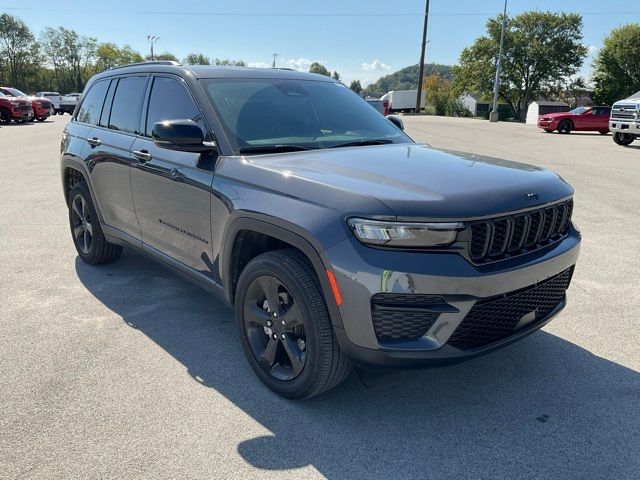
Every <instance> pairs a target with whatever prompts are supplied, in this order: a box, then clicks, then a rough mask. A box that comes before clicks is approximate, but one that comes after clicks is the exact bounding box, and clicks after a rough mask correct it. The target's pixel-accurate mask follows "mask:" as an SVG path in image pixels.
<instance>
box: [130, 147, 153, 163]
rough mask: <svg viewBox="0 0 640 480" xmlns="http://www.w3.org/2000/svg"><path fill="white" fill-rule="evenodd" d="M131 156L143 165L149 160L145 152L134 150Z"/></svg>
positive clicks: (149, 156) (148, 154)
mask: <svg viewBox="0 0 640 480" xmlns="http://www.w3.org/2000/svg"><path fill="white" fill-rule="evenodd" d="M133 156H134V157H135V158H136V159H137V160H138V161H139V162H140V163H145V162H148V161H149V160H151V158H152V157H151V154H150V153H149V152H147V151H146V150H134V151H133Z"/></svg>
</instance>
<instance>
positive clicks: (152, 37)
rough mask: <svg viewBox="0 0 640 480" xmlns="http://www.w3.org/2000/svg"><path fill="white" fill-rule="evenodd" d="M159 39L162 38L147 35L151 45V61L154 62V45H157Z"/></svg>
mask: <svg viewBox="0 0 640 480" xmlns="http://www.w3.org/2000/svg"><path fill="white" fill-rule="evenodd" d="M159 39H160V37H158V36H156V35H147V41H148V42H149V43H150V44H151V61H152V62H153V61H154V60H155V57H154V56H153V44H154V43H156V42H157V41H158V40H159Z"/></svg>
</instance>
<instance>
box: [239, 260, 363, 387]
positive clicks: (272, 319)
mask: <svg viewBox="0 0 640 480" xmlns="http://www.w3.org/2000/svg"><path fill="white" fill-rule="evenodd" d="M235 316H236V325H237V327H238V331H239V334H240V339H241V343H242V347H243V349H244V352H245V355H246V356H247V359H248V360H249V364H250V365H251V367H252V368H253V370H254V372H255V373H256V374H257V375H258V377H259V378H260V380H262V382H264V383H265V385H267V386H268V387H269V388H270V389H272V390H273V391H275V392H276V393H278V394H280V395H282V396H284V397H288V398H310V397H313V396H315V395H318V394H320V393H322V392H324V391H326V390H329V389H331V388H333V387H335V386H336V385H338V384H339V383H340V382H342V381H343V380H344V379H345V378H346V376H347V375H348V373H349V371H350V366H351V364H350V362H349V361H348V360H347V358H346V357H345V356H344V355H343V354H342V352H341V351H340V348H339V346H338V343H337V341H336V338H335V336H334V334H333V329H332V327H331V322H330V320H329V315H328V313H327V308H326V305H325V303H324V299H323V297H322V294H321V292H320V289H319V287H318V283H317V277H315V273H314V272H313V269H312V268H311V266H310V265H309V263H308V261H307V260H306V258H305V257H304V256H302V255H301V254H300V253H299V252H298V251H297V250H294V249H285V250H278V251H274V252H268V253H264V254H262V255H259V256H257V257H256V258H254V259H253V260H252V261H251V262H249V264H248V265H247V266H246V267H245V269H244V270H243V272H242V274H241V275H240V279H239V281H238V288H237V290H236V297H235Z"/></svg>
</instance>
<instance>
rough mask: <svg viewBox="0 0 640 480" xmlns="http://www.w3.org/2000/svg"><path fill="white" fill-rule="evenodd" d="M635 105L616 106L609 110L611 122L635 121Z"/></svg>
mask: <svg viewBox="0 0 640 480" xmlns="http://www.w3.org/2000/svg"><path fill="white" fill-rule="evenodd" d="M635 118H636V106H635V105H616V106H614V107H613V108H612V109H611V120H635Z"/></svg>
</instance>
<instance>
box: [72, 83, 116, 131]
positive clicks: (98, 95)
mask: <svg viewBox="0 0 640 480" xmlns="http://www.w3.org/2000/svg"><path fill="white" fill-rule="evenodd" d="M108 86H109V82H108V81H106V80H101V81H99V82H96V83H94V84H93V85H92V86H91V88H90V89H89V91H88V92H87V94H86V95H85V97H84V100H83V101H82V103H81V104H80V108H79V109H78V114H77V115H76V120H78V121H79V122H83V123H89V124H91V125H97V124H98V120H99V119H100V112H101V111H102V105H103V104H104V96H105V94H106V93H107V87H108Z"/></svg>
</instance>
